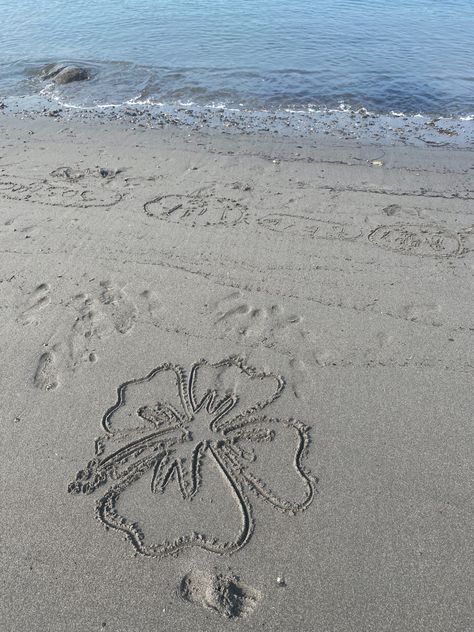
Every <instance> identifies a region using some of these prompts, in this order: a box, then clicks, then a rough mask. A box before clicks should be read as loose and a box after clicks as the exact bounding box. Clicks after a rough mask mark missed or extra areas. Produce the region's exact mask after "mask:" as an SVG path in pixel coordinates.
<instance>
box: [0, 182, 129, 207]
mask: <svg viewBox="0 0 474 632" xmlns="http://www.w3.org/2000/svg"><path fill="white" fill-rule="evenodd" d="M0 197H3V198H5V199H8V200H20V201H25V202H28V203H31V204H46V205H48V206H61V207H75V208H89V207H103V206H104V207H108V206H113V205H114V204H117V203H118V202H120V200H121V199H122V195H121V194H120V193H118V192H116V191H110V190H107V189H103V188H102V187H100V186H98V185H96V184H93V183H91V182H87V183H86V182H77V181H74V180H72V181H71V182H67V183H62V182H61V183H59V184H58V183H57V182H54V181H51V180H48V179H44V180H27V179H21V180H20V179H19V178H14V177H13V176H1V177H0Z"/></svg>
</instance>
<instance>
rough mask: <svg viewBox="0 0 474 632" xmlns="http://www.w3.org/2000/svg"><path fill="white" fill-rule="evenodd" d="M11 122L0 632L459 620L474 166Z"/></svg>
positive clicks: (7, 119) (4, 169) (113, 125)
mask: <svg viewBox="0 0 474 632" xmlns="http://www.w3.org/2000/svg"><path fill="white" fill-rule="evenodd" d="M0 133H1V143H0V211H1V216H0V217H1V221H0V244H1V249H0V256H1V274H0V307H1V316H2V318H1V321H0V322H1V325H0V326H1V336H0V348H1V352H2V358H3V362H2V365H1V369H0V380H1V382H0V383H1V392H2V419H1V447H0V450H1V452H0V457H1V458H0V480H1V481H2V495H1V507H2V508H1V523H2V535H1V566H0V569H1V570H0V573H1V587H2V588H1V602H0V622H1V623H0V629H1V631H2V632H20V631H21V632H23V631H28V632H33V631H48V632H56V631H61V632H62V631H67V632H73V631H76V630H77V631H81V632H82V631H84V632H85V631H87V632H91V631H93V630H103V629H104V630H106V631H111V632H112V631H113V632H149V631H150V632H151V631H154V632H155V631H168V630H175V631H187V630H203V631H204V630H205V631H209V632H211V631H214V630H219V631H222V630H227V629H229V630H236V629H239V630H242V631H244V630H269V631H270V630H271V631H272V632H276V631H282V632H283V631H284V632H290V631H293V630H297V631H300V632H312V631H322V632H323V631H324V632H329V631H330V632H348V631H361V632H362V631H363V632H369V631H374V632H382V631H391V632H395V631H400V632H407V631H416V632H421V631H423V632H425V631H426V632H447V631H450V632H461V631H462V632H467V631H468V630H472V629H473V619H472V605H473V604H472V582H473V570H472V559H473V558H472V554H473V527H472V525H473V511H472V500H473V494H472V492H473V488H472V473H473V472H472V470H473V467H472V465H473V449H472V448H473V441H472V440H473V430H472V403H473V375H474V359H473V346H472V338H473V331H474V320H473V313H474V312H473V282H472V276H473V271H474V231H473V226H474V225H473V213H474V185H473V179H474V155H473V153H472V152H469V151H467V150H466V151H461V150H454V149H451V150H447V149H442V148H436V149H433V148H426V149H420V148H413V147H402V146H399V147H392V148H390V147H385V148H383V147H382V148H381V147H373V146H365V147H364V146H357V145H356V144H354V143H353V144H349V143H344V144H341V145H340V146H338V145H337V142H338V141H337V140H332V141H331V140H330V139H329V140H327V141H326V143H324V144H323V143H321V142H318V143H316V144H315V143H314V142H313V141H310V140H308V139H306V140H304V139H303V140H296V139H295V140H293V141H291V140H288V139H286V140H282V139H280V140H279V139H278V138H274V139H272V138H269V137H265V136H259V135H257V134H255V135H253V136H238V135H232V134H229V135H226V134H218V133H217V132H216V133H214V132H213V133H205V132H195V131H193V132H191V133H190V132H189V131H188V130H187V129H186V128H184V129H166V128H165V129H161V130H149V129H145V128H140V127H137V128H136V129H132V128H131V127H130V124H129V125H128V126H127V125H125V124H124V123H120V122H110V123H108V124H99V122H95V123H94V122H93V121H87V122H81V121H78V120H70V121H68V120H64V119H61V118H59V119H52V118H51V119H50V118H38V119H34V118H31V119H30V118H24V119H22V118H21V117H16V118H15V117H13V116H11V115H6V114H4V115H2V117H1V119H0ZM202 359H204V360H205V361H201V360H202ZM211 422H212V428H211ZM193 424H194V425H193ZM96 438H100V439H99V441H97V442H95V441H96ZM68 491H69V493H68ZM104 526H106V527H108V528H104Z"/></svg>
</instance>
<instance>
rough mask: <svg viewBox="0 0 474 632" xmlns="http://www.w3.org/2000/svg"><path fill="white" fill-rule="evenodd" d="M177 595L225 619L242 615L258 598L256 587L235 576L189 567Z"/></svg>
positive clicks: (259, 596) (249, 610)
mask: <svg viewBox="0 0 474 632" xmlns="http://www.w3.org/2000/svg"><path fill="white" fill-rule="evenodd" d="M178 596H179V597H180V598H181V599H184V600H185V601H187V602H189V603H192V604H196V605H199V606H201V607H202V608H206V609H208V610H213V611H214V612H216V613H217V614H220V615H221V616H222V617H225V618H226V619H240V618H242V617H245V616H246V615H248V614H250V613H251V612H252V611H253V610H254V609H255V607H256V606H257V604H258V602H259V601H260V599H261V593H260V592H259V591H258V590H255V589H254V588H251V587H250V586H247V585H245V584H243V583H241V581H240V580H239V578H238V577H237V576H235V575H233V574H227V573H217V572H210V571H191V572H190V573H188V574H187V575H185V576H184V577H183V579H182V580H181V583H180V585H179V587H178Z"/></svg>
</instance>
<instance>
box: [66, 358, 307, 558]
mask: <svg viewBox="0 0 474 632" xmlns="http://www.w3.org/2000/svg"><path fill="white" fill-rule="evenodd" d="M284 384H285V383H284V380H283V378H282V377H281V376H278V375H273V374H271V373H266V372H263V371H262V372H259V371H257V370H256V369H254V368H251V367H248V366H246V365H245V364H244V363H243V361H242V360H241V359H239V358H234V357H232V358H228V359H225V360H222V361H220V362H217V363H215V364H211V363H209V362H207V361H206V360H201V361H199V362H197V363H195V364H194V365H193V366H192V367H191V369H190V371H189V372H186V371H185V370H184V369H183V368H181V367H179V366H176V365H173V364H168V363H166V364H162V365H160V366H159V367H157V368H156V369H154V370H153V371H151V372H150V373H149V374H148V375H147V376H146V377H143V378H139V379H135V380H131V381H129V382H126V383H124V384H122V385H121V386H120V387H119V389H118V397H117V402H116V403H115V404H114V406H112V408H110V409H109V410H108V411H107V412H106V413H105V415H104V417H103V419H102V425H103V428H104V430H105V433H106V434H105V435H104V436H102V437H101V438H99V439H97V441H96V450H95V457H94V458H93V460H92V461H90V462H89V463H88V464H87V466H86V467H85V468H84V469H83V470H81V471H80V472H78V474H77V475H76V478H75V480H74V481H73V482H72V483H71V484H70V485H69V491H70V492H72V493H76V494H79V493H84V494H91V493H93V492H95V491H97V490H98V489H100V488H104V493H103V495H102V497H101V498H100V499H99V501H98V503H97V516H98V518H99V519H100V520H101V521H102V522H103V523H104V524H105V525H107V526H109V527H112V528H114V529H117V530H120V531H123V532H125V533H126V534H127V537H128V539H129V540H130V541H131V542H132V544H133V545H134V547H135V548H136V550H137V551H138V552H140V553H142V554H144V555H149V556H154V557H161V556H163V555H168V554H173V553H178V552H180V551H181V550H182V549H184V548H186V547H190V546H198V547H200V548H202V549H205V550H207V551H211V552H214V553H220V554H224V553H233V552H235V551H237V550H239V549H240V548H241V547H242V546H244V545H245V544H246V543H247V542H248V540H249V539H250V537H251V535H252V533H253V525H254V523H253V518H252V508H251V504H250V501H249V498H248V493H249V492H250V493H253V494H255V495H256V496H258V497H260V498H261V499H262V500H264V501H266V502H268V503H269V504H270V505H272V506H273V507H275V508H278V509H280V510H282V511H284V512H288V513H291V514H294V513H296V512H298V511H302V510H304V509H305V508H306V507H307V506H308V505H309V504H310V503H311V501H312V499H313V495H314V483H315V479H314V478H313V477H312V476H311V475H310V474H309V473H308V472H307V471H306V470H305V468H304V466H303V463H302V461H303V459H304V456H305V453H306V451H307V448H308V444H309V430H308V428H307V427H306V426H305V425H304V424H302V423H300V422H298V421H295V420H294V419H287V420H280V419H274V418H268V417H265V416H262V415H261V414H260V411H262V409H264V408H265V407H266V406H268V405H269V404H270V403H272V402H273V401H275V400H276V399H277V398H279V397H280V395H281V393H282V391H283V389H284ZM284 455H290V458H289V459H288V460H289V461H290V462H288V463H284V462H283V458H284ZM285 466H286V470H285ZM209 468H213V470H214V472H215V471H217V472H218V473H219V474H220V478H221V479H222V480H223V482H224V483H225V485H224V489H226V490H227V491H228V495H229V498H231V499H232V500H233V502H234V504H235V507H236V508H238V515H239V516H240V518H238V524H236V525H235V528H234V525H231V527H232V533H233V535H232V536H231V537H228V538H227V539H225V538H224V539H222V538H216V537H213V535H212V531H213V526H212V525H210V526H209V527H206V532H205V533H204V532H199V531H196V530H191V529H189V527H190V526H191V525H188V524H182V525H181V528H182V533H177V534H176V535H175V537H173V538H171V539H168V538H165V539H160V537H158V536H156V535H155V536H153V537H152V540H153V541H149V540H148V535H147V533H145V531H144V529H143V528H142V525H143V524H144V523H146V518H147V515H146V514H147V512H149V511H150V507H154V506H155V503H157V502H158V503H159V502H160V501H159V498H158V496H157V495H156V494H158V493H160V494H164V493H165V492H169V491H170V488H173V487H174V489H175V490H176V489H179V497H180V498H181V500H184V501H186V500H187V501H192V500H193V499H194V497H196V496H198V495H199V493H200V490H201V487H202V485H203V483H205V482H206V481H209V480H210V478H209V477H208V471H209ZM262 468H263V470H265V472H266V474H265V476H262V474H261V472H262ZM282 472H284V479H283V480H284V481H288V480H290V481H291V479H292V477H293V480H292V481H291V485H293V484H294V487H292V488H291V489H289V488H288V486H286V487H285V486H284V487H285V488H284V494H283V495H282V494H278V493H277V491H276V489H275V488H274V487H275V486H274V485H272V484H271V481H275V480H278V477H279V476H281V475H282ZM264 478H265V480H264ZM143 480H146V486H145V487H143V486H142V488H141V489H142V494H145V495H146V496H148V495H149V498H142V500H140V502H139V503H138V504H137V496H136V495H134V493H133V489H134V484H138V483H139V482H140V481H143ZM280 480H282V479H280ZM269 481H270V482H269ZM298 486H299V493H298V491H297V488H298ZM143 490H145V491H143ZM213 493H214V492H213V490H212V489H211V495H212V494H213ZM127 494H128V495H129V496H128V499H129V500H128V504H127V498H123V497H124V495H125V496H126V495H127ZM295 494H296V497H297V500H295ZM288 496H289V497H288ZM180 502H181V501H180ZM124 506H129V507H130V506H131V507H133V511H134V512H135V513H136V515H133V516H130V517H128V513H130V511H131V510H130V509H129V510H128V511H127V510H125V511H124V510H123V509H122V508H123V507H124ZM121 512H123V513H127V516H126V515H122V513H121ZM235 515H237V514H235ZM153 524H154V525H155V522H153Z"/></svg>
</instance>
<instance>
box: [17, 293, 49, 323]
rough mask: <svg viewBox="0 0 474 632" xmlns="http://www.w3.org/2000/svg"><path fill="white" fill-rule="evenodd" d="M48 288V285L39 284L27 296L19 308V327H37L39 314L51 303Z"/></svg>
mask: <svg viewBox="0 0 474 632" xmlns="http://www.w3.org/2000/svg"><path fill="white" fill-rule="evenodd" d="M50 289H51V288H50V286H49V284H48V283H41V284H40V285H38V286H37V287H36V288H35V289H34V290H33V291H32V292H31V293H30V295H29V296H28V298H27V300H26V302H25V303H24V304H23V306H22V308H21V312H20V315H19V316H18V318H17V322H18V323H20V324H21V325H33V324H34V325H37V324H38V322H39V315H40V314H39V313H40V312H41V310H42V309H44V308H45V307H47V306H48V305H49V304H50V303H51V296H50Z"/></svg>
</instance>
